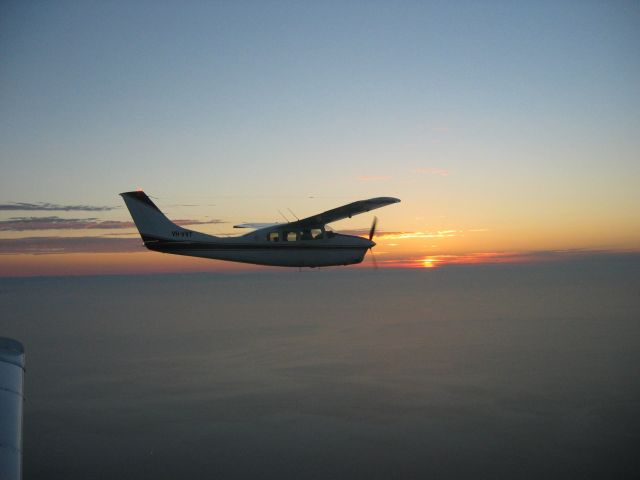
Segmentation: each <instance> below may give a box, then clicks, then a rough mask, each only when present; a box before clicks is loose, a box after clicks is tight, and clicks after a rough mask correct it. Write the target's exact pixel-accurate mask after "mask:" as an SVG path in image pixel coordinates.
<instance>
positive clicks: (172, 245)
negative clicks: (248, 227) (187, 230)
mask: <svg viewBox="0 0 640 480" xmlns="http://www.w3.org/2000/svg"><path fill="white" fill-rule="evenodd" d="M144 244H145V246H146V247H147V248H148V249H149V250H156V251H159V252H188V251H202V250H207V251H213V250H224V251H229V250H366V249H367V247H365V246H362V247H361V246H358V245H305V244H299V243H298V244H286V243H279V244H278V243H274V244H273V245H268V244H264V243H262V244H250V243H198V242H196V243H192V242H158V241H149V242H145V243H144Z"/></svg>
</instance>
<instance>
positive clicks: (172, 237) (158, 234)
mask: <svg viewBox="0 0 640 480" xmlns="http://www.w3.org/2000/svg"><path fill="white" fill-rule="evenodd" d="M120 195H121V196H122V198H123V199H124V202H125V204H126V205H127V208H128V209H129V212H130V213H131V217H132V218H133V221H134V222H135V224H136V227H137V228H138V231H139V232H140V236H141V237H142V241H143V242H144V245H145V247H147V248H148V249H149V250H153V251H156V252H163V253H173V254H176V255H188V256H192V257H203V258H213V259H217V260H228V261H231V262H243V263H254V264H257V265H271V266H280V267H328V266H331V265H351V264H354V263H360V262H362V260H363V259H364V256H365V254H366V253H367V250H369V249H370V248H373V247H374V246H375V242H373V241H372V238H373V235H374V234H375V228H376V219H375V218H374V221H373V224H372V225H371V230H370V231H369V239H368V240H367V239H366V238H362V237H357V236H354V235H342V234H339V233H335V232H333V231H331V230H327V229H326V225H327V224H328V223H331V222H335V221H338V220H342V219H344V218H351V217H352V216H353V215H357V214H360V213H365V212H368V211H370V210H374V209H376V208H380V207H384V206H386V205H391V204H392V203H398V202H399V201H400V200H399V199H397V198H393V197H377V198H371V199H369V200H360V201H357V202H353V203H350V204H348V205H343V206H342V207H338V208H334V209H332V210H327V211H326V212H323V213H320V214H317V215H313V216H311V217H307V218H303V219H302V220H297V221H295V222H289V223H283V224H243V225H236V227H237V228H255V229H256V230H254V231H252V232H249V233H247V234H245V235H241V236H237V237H226V238H225V237H216V236H213V235H207V234H204V233H200V232H194V231H193V230H189V229H186V228H182V227H179V226H178V225H176V224H175V223H173V222H171V221H170V220H169V219H168V218H167V217H166V216H165V215H164V214H163V213H162V212H161V211H160V209H159V208H158V207H157V206H156V205H155V204H154V203H153V202H152V201H151V199H150V198H149V197H148V196H147V195H146V194H145V193H144V192H143V191H141V190H138V191H135V192H125V193H121V194H120Z"/></svg>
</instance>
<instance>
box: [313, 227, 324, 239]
mask: <svg viewBox="0 0 640 480" xmlns="http://www.w3.org/2000/svg"><path fill="white" fill-rule="evenodd" d="M311 238H313V239H314V240H315V239H316V238H322V230H321V229H319V228H312V229H311Z"/></svg>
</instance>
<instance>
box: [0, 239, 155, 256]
mask: <svg viewBox="0 0 640 480" xmlns="http://www.w3.org/2000/svg"><path fill="white" fill-rule="evenodd" d="M143 249H144V246H143V245H142V240H140V238H108V237H29V238H0V254H4V255H16V254H25V253H30V254H47V253H49V254H51V253H114V252H120V253H123V252H139V251H141V250H143Z"/></svg>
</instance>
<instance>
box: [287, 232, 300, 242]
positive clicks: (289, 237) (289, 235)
mask: <svg viewBox="0 0 640 480" xmlns="http://www.w3.org/2000/svg"><path fill="white" fill-rule="evenodd" d="M296 240H298V232H287V242H295V241H296Z"/></svg>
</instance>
